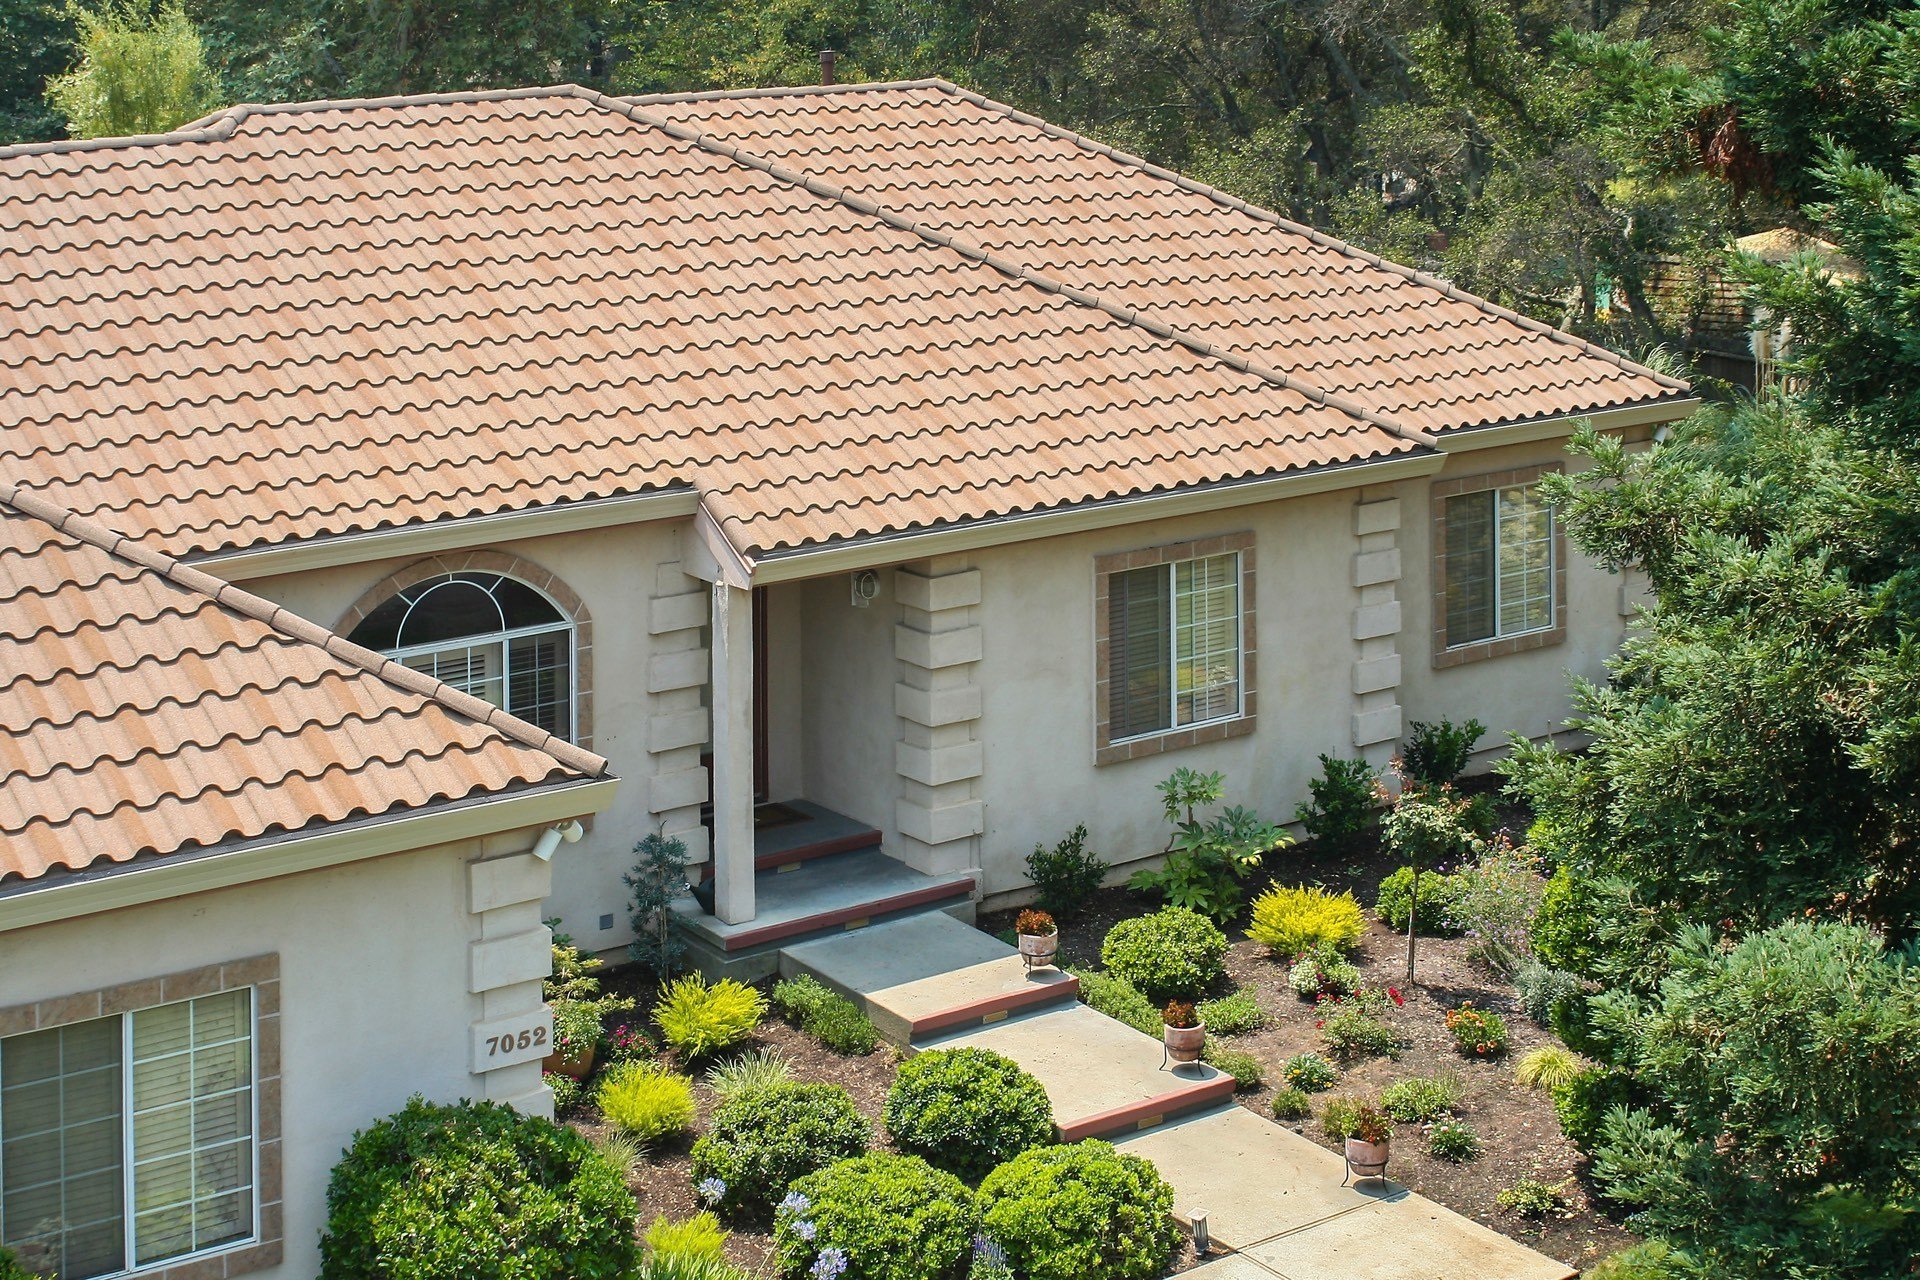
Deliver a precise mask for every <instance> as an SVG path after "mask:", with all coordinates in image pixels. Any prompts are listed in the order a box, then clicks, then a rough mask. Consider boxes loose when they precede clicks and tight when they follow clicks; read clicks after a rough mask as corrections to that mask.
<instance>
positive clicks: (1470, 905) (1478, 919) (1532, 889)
mask: <svg viewBox="0 0 1920 1280" xmlns="http://www.w3.org/2000/svg"><path fill="white" fill-rule="evenodd" d="M1458 879H1459V882H1460V890H1459V894H1458V896H1457V897H1455V898H1454V900H1453V903H1452V904H1451V905H1450V906H1449V907H1448V915H1449V916H1450V918H1451V919H1452V920H1453V922H1454V923H1455V924H1456V925H1458V926H1459V927H1460V929H1462V930H1463V931H1464V932H1465V933H1466V935H1467V940H1468V944H1469V945H1468V949H1467V952H1468V954H1469V955H1471V956H1472V957H1473V958H1474V959H1476V960H1479V961H1481V962H1482V963H1484V964H1485V965H1487V967H1488V968H1490V969H1492V970H1493V971H1494V972H1495V973H1498V974H1503V975H1511V974H1512V973H1513V971H1514V970H1515V969H1516V968H1518V967H1519V965H1520V963H1521V961H1523V960H1525V959H1526V958H1527V955H1528V950H1529V948H1530V946H1531V945H1532V944H1531V943H1530V942H1529V940H1528V938H1529V934H1530V932H1531V930H1532V928H1533V921H1534V917H1535V916H1536V915H1538V914H1539V911H1540V896H1541V893H1542V891H1543V890H1544V889H1545V887H1546V882H1545V881H1544V880H1542V879H1541V878H1540V860H1539V859H1538V858H1536V857H1534V856H1533V853H1532V851H1531V850H1528V849H1525V848H1516V847H1514V846H1513V845H1511V844H1508V843H1507V841H1506V839H1505V837H1497V838H1495V839H1494V840H1493V841H1492V842H1491V843H1490V844H1489V845H1488V846H1487V847H1486V849H1485V850H1484V852H1482V853H1481V855H1480V859H1479V861H1477V862H1474V863H1471V864H1469V865H1467V866H1465V867H1462V868H1461V869H1460V871H1459V873H1458Z"/></svg>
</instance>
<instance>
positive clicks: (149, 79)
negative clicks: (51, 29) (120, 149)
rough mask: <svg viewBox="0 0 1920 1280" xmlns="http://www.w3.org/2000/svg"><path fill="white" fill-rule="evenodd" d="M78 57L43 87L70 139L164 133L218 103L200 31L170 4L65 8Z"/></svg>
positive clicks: (203, 113)
mask: <svg viewBox="0 0 1920 1280" xmlns="http://www.w3.org/2000/svg"><path fill="white" fill-rule="evenodd" d="M73 19H74V24H75V28H76V30H77V33H78V41H79V51H80V62H79V65H78V66H76V67H75V68H74V69H73V70H71V71H69V72H67V73H66V74H65V75H61V76H57V77H55V78H54V79H53V80H52V81H50V82H49V83H48V84H47V100H48V101H49V102H50V103H52V104H53V106H54V108H55V109H56V110H58V111H59V112H60V114H61V115H63V116H65V117H66V119H67V132H68V133H69V134H70V135H71V136H73V137H75V138H103V137H119V136H122V135H126V134H139V133H165V132H166V131H167V130H169V129H172V128H176V127H178V126H179V125H182V124H185V123H187V122H188V121H189V120H194V119H198V118H199V117H200V116H203V115H205V114H207V113H208V112H209V111H212V110H214V109H215V108H216V107H218V106H219V105H220V96H219V90H218V87H217V86H216V84H215V82H214V78H213V74H212V72H211V71H209V70H208V67H207V59H206V51H205V49H204V48H203V46H202V45H201V42H200V33H199V32H198V31H196V30H195V29H194V26H193V23H191V22H189V21H188V20H187V15H186V13H185V11H184V10H182V9H181V8H180V7H179V5H178V4H167V5H164V6H163V7H161V8H160V9H158V10H156V11H154V12H153V13H151V14H147V13H142V12H141V11H140V10H139V9H138V8H136V7H135V6H134V5H132V4H130V3H129V4H112V5H109V6H108V7H106V8H103V9H98V10H86V9H76V10H74V11H73Z"/></svg>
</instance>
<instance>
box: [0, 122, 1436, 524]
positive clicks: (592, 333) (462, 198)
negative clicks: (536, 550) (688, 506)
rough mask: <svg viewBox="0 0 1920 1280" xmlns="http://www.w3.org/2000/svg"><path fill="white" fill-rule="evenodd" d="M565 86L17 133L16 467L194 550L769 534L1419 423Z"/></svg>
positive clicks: (1033, 498) (987, 506) (1364, 456)
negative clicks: (690, 519)
mask: <svg viewBox="0 0 1920 1280" xmlns="http://www.w3.org/2000/svg"><path fill="white" fill-rule="evenodd" d="M691 133H692V131H691V130H688V129H686V128H684V127H682V126H677V125H671V124H665V123H662V122H659V121H657V120H655V119H653V118H652V117H649V116H647V115H646V114H645V113H643V112H640V111H637V110H635V109H634V108H630V107H625V106H622V105H621V104H619V103H617V102H615V101H613V100H611V99H606V98H602V97H601V96H600V95H597V94H592V93H588V92H586V91H584V90H579V89H573V88H562V89H551V90H524V91H510V92H503V93H491V94H471V95H452V96H446V97H435V98H419V99H401V100H388V101H383V102H370V103H327V104H309V105H305V106H292V107H271V108H251V107H238V108H234V109H232V110H230V111H227V112H223V113H221V114H220V115H218V116H214V117H210V118H209V119H208V120H207V121H205V122H202V124H201V125H199V126H194V127H192V128H190V129H189V130H186V131H182V132H181V133H178V134H174V135H166V136H163V137H160V138H152V139H135V140H120V141H117V142H114V143H111V144H104V145H102V144H48V145H43V146H37V147H27V148H16V149H14V150H13V151H12V152H10V153H0V474H8V475H13V476H18V477H19V478H20V481H21V483H22V484H23V486H24V487H26V488H28V489H31V490H33V491H35V492H39V493H43V494H45V495H46V496H48V497H49V498H50V499H52V500H54V501H57V502H59V503H62V504H64V505H67V506H69V507H70V508H72V509H74V510H76V511H79V512H81V513H82V514H84V515H86V516H88V517H89V518H93V519H97V520H99V521H100V522H101V523H103V524H106V525H110V526H111V527H113V528H115V529H118V530H120V531H122V532H124V533H125V534H127V535H128V536H130V537H132V538H134V539H135V540H137V541H138V542H140V543H141V544H142V545H145V546H150V547H154V548H158V549H163V550H165V551H167V552H169V553H171V554H175V555H182V556H184V555H189V554H207V553H215V552H219V551H222V550H226V549H238V548H245V547H250V546H258V545H264V544H274V543H281V542H285V541H287V540H292V539H305V538H313V537H317V536H322V535H330V534H343V533H351V532H359V531H365V530H369V529H375V528H382V527H388V526H392V525H400V524H408V523H414V522H420V521H433V520H446V519H454V518H458V517H462V516H470V515H478V514H487V513H495V512H502V511H512V510H519V509H525V508H531V507H537V506H544V505H548V504H555V503H565V502H575V501H581V500H586V499H593V498H601V497H608V496H612V495H620V494H631V493H636V492H642V491H648V490H657V489H663V488H666V487H670V486H694V487H697V488H698V489H699V491H700V493H701V495H702V500H703V502H704V503H705V504H706V506H707V508H708V509H709V510H710V511H711V512H712V514H713V515H714V516H715V518H716V519H717V521H718V522H719V526H720V528H721V530H722V531H723V532H724V533H725V535H726V536H727V538H728V539H729V540H730V541H731V542H732V543H733V545H734V546H735V547H736V548H737V549H738V550H740V551H741V552H743V553H745V554H746V555H747V556H748V557H749V558H751V557H752V556H755V555H758V554H763V553H766V552H770V551H775V550H779V549H783V548H792V547H796V546H801V545H809V544H819V543H825V542H832V541H835V540H841V539H848V538H855V537H860V536H863V535H872V534H880V533H889V532H898V531H904V530H911V529H919V528H925V527H929V526H936V525H942V524H948V523H953V522H965V521H973V520H980V519H984V518H990V517H995V516H1002V515H1010V514H1015V513H1020V512H1028V511H1034V510H1041V509H1047V508H1053V507H1061V506H1069V505H1073V504H1078V503H1084V502H1089V501H1094V500H1100V499H1107V498H1114V497H1121V496H1128V495H1134V494H1142V493H1150V492H1156V491H1162V490H1167V489H1173V488H1177V487H1181V486H1188V485H1198V484H1206V483H1212V482H1219V481H1228V480H1238V479H1245V478H1251V477H1260V476H1266V475H1272V474H1278V473H1281V472H1288V471H1296V470H1302V469H1308V468H1321V467H1332V466H1340V465H1344V464H1350V463H1356V462H1363V461H1367V460H1371V459H1377V458H1386V457H1394V456H1404V455H1408V454H1413V453H1418V452H1422V451H1424V450H1425V449H1426V448H1427V445H1426V444H1425V442H1424V440H1425V438H1424V436H1423V435H1422V434H1421V432H1420V431H1419V430H1418V429H1417V427H1414V426H1410V425H1404V424H1395V423H1392V422H1389V421H1387V420H1385V419H1383V418H1382V417H1380V416H1379V415H1376V414H1372V413H1369V412H1366V411H1364V410H1360V409H1358V408H1356V407H1355V406H1351V405H1348V404H1345V403H1344V402H1342V401H1341V400H1340V399H1339V398H1338V397H1337V396H1334V397H1330V396H1328V395H1327V394H1325V393H1324V392H1322V391H1320V390H1318V389H1316V388H1312V387H1307V386H1295V385H1292V382H1291V380H1290V379H1289V377H1288V376H1287V375H1284V374H1281V373H1279V372H1277V371H1273V370H1267V369H1262V368H1259V367H1257V362H1250V361H1249V360H1248V359H1246V358H1244V357H1240V356H1235V355H1231V354H1222V353H1216V352H1212V351H1211V350H1210V349H1209V348H1208V347H1207V345H1206V343H1205V342H1203V341H1199V340H1196V339H1194V338H1192V337H1190V336H1186V335H1181V334H1177V333H1173V332H1170V331H1169V330H1168V329H1167V328H1166V327H1165V326H1164V325H1162V324H1159V323H1156V322H1154V321H1152V320H1145V319H1141V318H1139V317H1136V316H1134V315H1132V313H1131V312H1129V311H1128V310H1126V309H1125V308H1124V307H1120V306H1116V305H1114V304H1113V303H1112V302H1111V301H1108V300H1105V299H1094V298H1089V297H1086V296H1084V295H1076V294H1075V293H1073V292H1072V291H1070V290H1065V289H1063V288H1062V287H1061V286H1060V285H1059V284H1058V283H1057V282H1055V281H1052V280H1050V279H1048V278H1047V277H1046V275H1045V272H1044V269H1042V268H1035V269H1032V270H1025V269H1023V267H1022V266H1021V265H1020V264H1014V263H1007V262H995V261H991V260H985V261H983V260H982V259H983V255H982V254H981V253H979V252H978V251H977V250H974V249H970V248H969V247H967V246H964V245H961V246H952V245H950V244H949V243H948V241H949V237H946V236H944V235H941V234H938V233H930V232H927V231H925V230H924V229H916V228H914V227H912V226H911V225H910V224H909V223H908V222H906V221H905V220H902V219H900V218H899V217H897V216H894V215H890V214H888V213H887V212H885V211H880V210H875V209H874V208H873V207H872V206H871V205H869V204H866V203H864V202H862V201H859V200H857V199H851V198H847V197H845V196H844V195H843V194H842V193H838V192H836V191H834V190H832V189H831V188H829V187H826V186H823V185H822V184H820V183H817V182H808V181H806V180H805V179H802V178H800V177H798V176H797V175H794V174H791V173H788V172H785V171H781V170H777V169H774V168H773V167H772V166H769V165H768V164H766V163H765V162H764V161H759V160H756V159H755V158H753V157H750V156H739V155H736V154H735V152H734V149H733V148H731V147H723V146H721V145H719V144H715V143H712V142H702V141H697V140H692V139H691V136H690V135H691Z"/></svg>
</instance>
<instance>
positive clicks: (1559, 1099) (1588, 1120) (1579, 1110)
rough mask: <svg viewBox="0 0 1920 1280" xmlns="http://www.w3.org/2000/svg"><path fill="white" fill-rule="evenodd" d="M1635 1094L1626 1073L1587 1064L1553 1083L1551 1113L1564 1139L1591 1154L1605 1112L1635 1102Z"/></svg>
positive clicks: (1597, 1141) (1637, 1095)
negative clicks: (1558, 1081)
mask: <svg viewBox="0 0 1920 1280" xmlns="http://www.w3.org/2000/svg"><path fill="white" fill-rule="evenodd" d="M1638 1097H1639V1094H1638V1092H1637V1091H1636V1090H1635V1089H1634V1087H1633V1082H1632V1079H1631V1078H1630V1077H1629V1076H1628V1075H1627V1073H1626V1072H1624V1071H1619V1070H1615V1069H1611V1068H1607V1067H1588V1068H1586V1069H1584V1070H1580V1071H1576V1072H1574V1073H1573V1075H1571V1076H1569V1077H1568V1078H1566V1079H1565V1080H1562V1081H1561V1082H1560V1083H1559V1084H1557V1085H1554V1086H1553V1113H1554V1115H1555V1117H1556V1118H1558V1119H1559V1121H1560V1132H1562V1133H1564V1134H1566V1135H1567V1141H1569V1142H1571V1143H1573V1145H1574V1146H1576V1147H1578V1148H1580V1150H1581V1151H1583V1152H1585V1153H1587V1154H1588V1155H1591V1154H1593V1151H1594V1149H1595V1148H1596V1147H1598V1146H1599V1145H1600V1134H1601V1129H1602V1127H1603V1126H1604V1125H1605V1123H1606V1119H1607V1115H1608V1114H1609V1113H1610V1112H1611V1111H1613V1110H1614V1108H1616V1107H1628V1106H1632V1105H1634V1103H1635V1102H1636V1101H1637V1100H1638Z"/></svg>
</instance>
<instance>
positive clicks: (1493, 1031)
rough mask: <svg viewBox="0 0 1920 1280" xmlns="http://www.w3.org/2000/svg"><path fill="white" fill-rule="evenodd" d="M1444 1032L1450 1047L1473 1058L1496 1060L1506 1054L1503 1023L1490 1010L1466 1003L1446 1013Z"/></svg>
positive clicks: (1504, 1024)
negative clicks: (1450, 1040) (1447, 1033)
mask: <svg viewBox="0 0 1920 1280" xmlns="http://www.w3.org/2000/svg"><path fill="white" fill-rule="evenodd" d="M1447 1030H1448V1031H1449V1032H1450V1033H1451V1034H1452V1035H1453V1044H1454V1047H1455V1048H1456V1049H1458V1050H1460V1052H1462V1053H1466V1054H1472V1055H1473V1056H1474V1057H1476V1058H1497V1057H1499V1056H1500V1055H1501V1054H1503V1053H1505V1052H1506V1051H1507V1022H1506V1019H1504V1018H1502V1017H1501V1016H1500V1015H1499V1014H1497V1013H1495V1012H1494V1011H1493V1010H1491V1009H1480V1008H1476V1007H1475V1006H1474V1003H1473V1001H1471V1000H1469V1001H1467V1002H1466V1003H1465V1004H1463V1005H1461V1006H1459V1007H1458V1008H1456V1009H1449V1010H1448V1011H1447Z"/></svg>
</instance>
